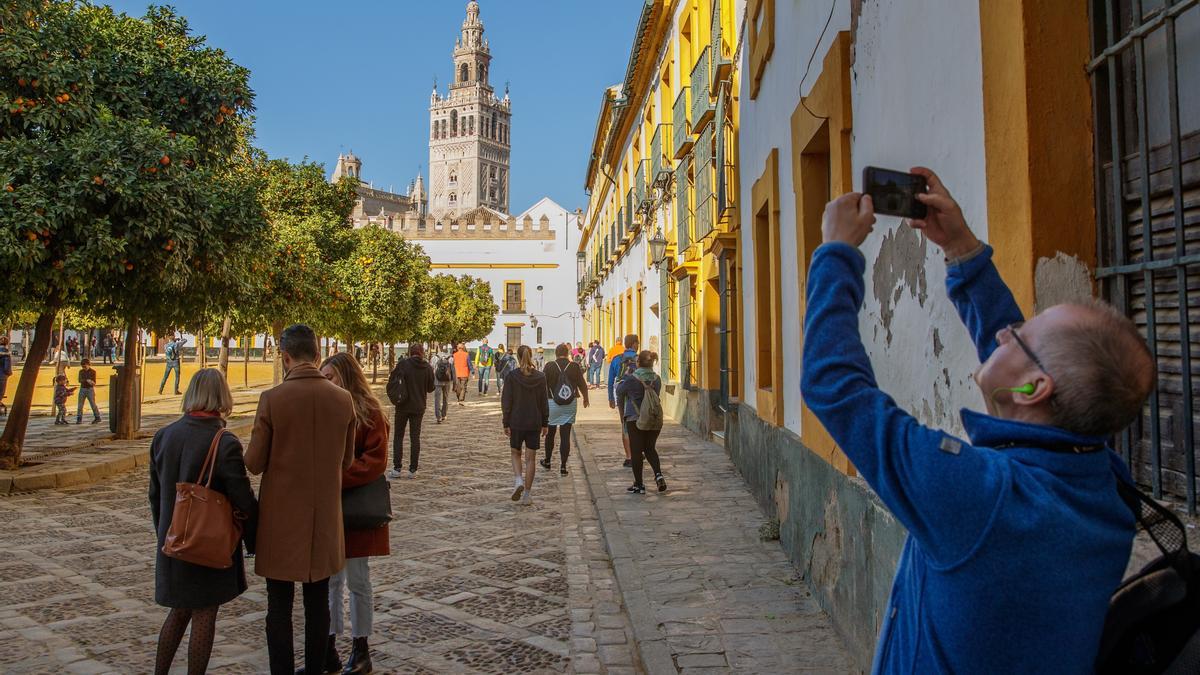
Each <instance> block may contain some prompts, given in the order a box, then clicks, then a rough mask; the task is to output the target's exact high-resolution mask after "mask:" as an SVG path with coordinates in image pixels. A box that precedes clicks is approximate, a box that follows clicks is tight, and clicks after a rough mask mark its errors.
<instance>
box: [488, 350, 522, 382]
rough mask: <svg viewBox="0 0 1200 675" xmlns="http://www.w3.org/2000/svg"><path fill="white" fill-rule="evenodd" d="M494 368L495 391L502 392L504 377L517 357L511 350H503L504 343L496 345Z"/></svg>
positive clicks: (512, 366)
mask: <svg viewBox="0 0 1200 675" xmlns="http://www.w3.org/2000/svg"><path fill="white" fill-rule="evenodd" d="M492 360H493V362H494V367H495V369H496V393H497V394H503V393H504V378H505V377H506V376H507V375H508V374H509V372H511V371H512V369H513V368H514V364H515V363H516V362H517V357H516V356H514V354H513V352H512V351H505V349H504V345H496V356H495V357H493V359H492Z"/></svg>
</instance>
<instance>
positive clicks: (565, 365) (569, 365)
mask: <svg viewBox="0 0 1200 675" xmlns="http://www.w3.org/2000/svg"><path fill="white" fill-rule="evenodd" d="M570 354H571V343H569V342H564V343H562V344H560V345H558V346H557V347H555V348H554V356H555V359H554V360H553V361H551V362H550V363H547V364H546V367H545V368H544V369H543V370H542V372H543V373H544V374H545V375H546V387H547V389H548V390H549V392H550V400H549V401H548V402H547V404H548V405H549V406H550V431H549V432H547V433H546V457H545V459H543V460H542V468H543V469H546V470H547V471H548V470H549V469H550V457H551V456H552V455H553V454H554V437H555V435H558V437H559V439H560V440H559V446H558V447H559V451H558V454H559V457H560V458H561V459H562V463H561V464H559V469H558V473H559V475H560V476H565V475H567V458H569V457H570V456H571V426H572V425H573V424H575V413H576V411H577V410H578V409H579V398H580V397H583V407H585V408H586V407H588V385H587V380H586V379H584V376H583V367H582V366H580V365H579V364H578V363H577V362H575V361H572V360H571V359H570ZM564 384H565V385H566V387H565V388H564V387H563V385H564ZM568 390H569V392H570V395H569V396H562V394H563V393H564V392H566V391H568Z"/></svg>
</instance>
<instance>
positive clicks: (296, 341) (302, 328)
mask: <svg viewBox="0 0 1200 675" xmlns="http://www.w3.org/2000/svg"><path fill="white" fill-rule="evenodd" d="M279 350H280V351H284V352H287V353H288V356H291V357H292V358H293V359H296V360H298V361H316V360H317V357H318V356H319V355H320V352H321V349H320V347H319V346H318V345H317V334H316V333H314V332H313V329H311V328H309V327H308V326H306V325H304V324H302V323H297V324H293V325H291V326H288V327H287V328H284V329H283V333H282V334H281V335H280V336H279Z"/></svg>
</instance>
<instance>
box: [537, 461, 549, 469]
mask: <svg viewBox="0 0 1200 675" xmlns="http://www.w3.org/2000/svg"><path fill="white" fill-rule="evenodd" d="M538 464H540V465H541V466H542V468H543V469H545V470H547V471H549V470H550V460H548V459H539V460H538Z"/></svg>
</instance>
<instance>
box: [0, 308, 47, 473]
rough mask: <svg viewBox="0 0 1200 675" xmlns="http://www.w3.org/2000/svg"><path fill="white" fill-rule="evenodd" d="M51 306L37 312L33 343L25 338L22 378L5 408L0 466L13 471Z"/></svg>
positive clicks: (26, 423) (26, 424)
mask: <svg viewBox="0 0 1200 675" xmlns="http://www.w3.org/2000/svg"><path fill="white" fill-rule="evenodd" d="M56 313H57V310H55V309H54V308H53V307H50V308H47V309H45V310H43V311H42V313H41V314H39V315H38V319H37V328H35V330H36V331H37V332H35V333H34V336H33V344H29V340H25V344H24V346H25V348H26V351H25V365H23V366H21V379H20V380H19V381H18V383H17V391H16V393H15V394H14V395H13V403H12V405H11V406H10V407H9V409H8V421H7V422H6V423H5V424H4V434H3V435H0V469H3V470H6V471H14V470H16V468H17V467H19V466H20V465H21V446H22V445H24V443H25V430H26V429H27V428H28V427H29V412H30V408H32V407H33V390H34V387H35V386H36V385H37V376H38V371H39V370H41V367H42V359H43V358H45V356H46V348H47V347H49V346H50V333H51V332H52V331H53V330H54V315H55V314H56Z"/></svg>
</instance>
